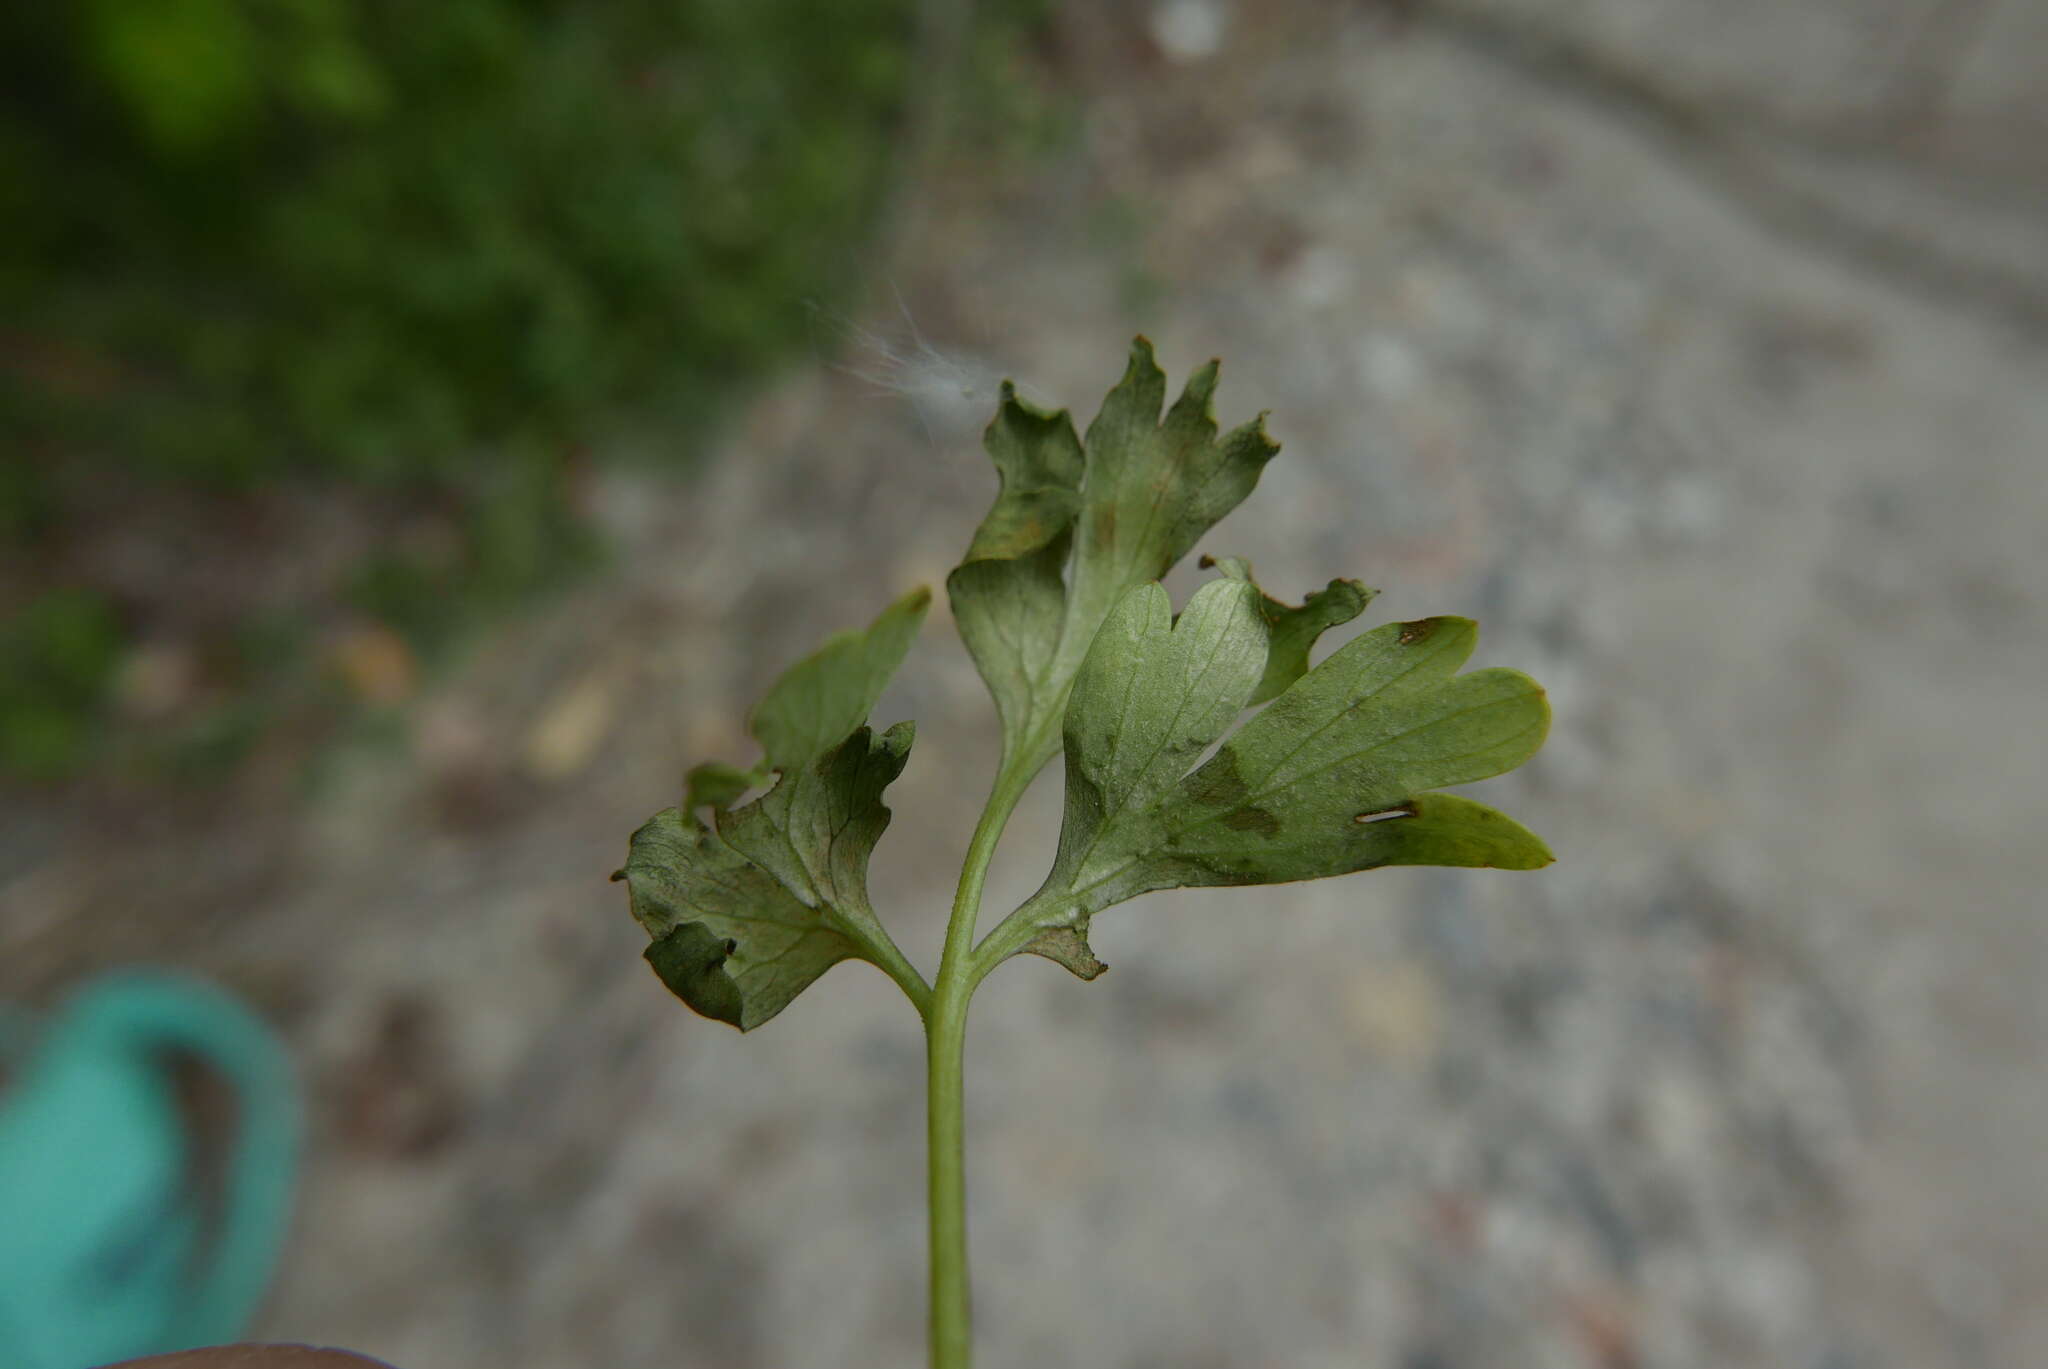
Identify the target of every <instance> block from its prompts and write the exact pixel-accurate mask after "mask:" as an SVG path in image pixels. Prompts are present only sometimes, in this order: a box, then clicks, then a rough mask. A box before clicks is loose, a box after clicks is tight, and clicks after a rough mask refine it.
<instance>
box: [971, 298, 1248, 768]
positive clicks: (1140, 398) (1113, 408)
mask: <svg viewBox="0 0 2048 1369" xmlns="http://www.w3.org/2000/svg"><path fill="white" fill-rule="evenodd" d="M1216 375H1217V364H1216V363H1215V362H1213V361H1212V362H1210V363H1209V364H1208V365H1207V366H1205V367H1203V368H1202V369H1201V370H1200V371H1198V372H1196V373H1195V375H1194V376H1192V377H1191V378H1190V379H1189V380H1188V382H1187V386H1186V388H1185V389H1184V390H1183V391H1182V393H1181V396H1180V398H1179V399H1178V400H1176V401H1175V402H1174V404H1173V406H1172V408H1171V409H1168V410H1167V411H1166V412H1165V415H1164V417H1162V416H1161V409H1162V406H1163V405H1164V404H1165V398H1166V376H1165V374H1164V373H1163V372H1161V371H1160V369H1159V366H1158V363H1157V362H1156V361H1155V360H1154V358H1153V354H1152V344H1151V343H1150V342H1148V341H1146V340H1145V339H1144V338H1142V337H1141V338H1138V339H1136V340H1135V341H1134V342H1133V343H1132V344H1131V352H1130V359H1129V362H1128V364H1127V365H1126V367H1125V370H1124V376H1123V379H1122V380H1121V381H1119V382H1118V383H1117V385H1116V386H1115V387H1114V388H1113V389H1111V390H1110V392H1109V394H1108V395H1107V396H1106V397H1105V398H1104V400H1103V403H1102V408H1101V411H1100V412H1099V413H1098V414H1097V415H1096V418H1095V421H1094V422H1093V423H1091V424H1089V426H1088V434H1087V438H1086V440H1085V442H1083V441H1082V440H1080V439H1077V438H1076V437H1075V436H1074V426H1073V422H1072V420H1071V419H1070V418H1069V417H1068V415H1067V414H1066V412H1065V411H1064V410H1062V411H1058V412H1051V413H1048V412H1044V411H1041V410H1038V409H1034V408H1032V407H1031V406H1029V405H1027V404H1025V403H1024V402H1023V401H1022V400H1020V399H1018V398H1017V395H1016V392H1015V391H1014V389H1012V388H1011V387H1009V386H1005V387H1004V389H1003V395H1002V403H1001V406H1000V407H999V409H998V411H997V414H996V418H995V421H994V422H993V423H991V424H990V425H989V429H988V432H987V433H986V435H985V436H984V445H985V446H986V447H987V449H988V452H989V456H990V459H991V460H992V461H994V463H995V466H996V469H997V472H998V473H999V475H1000V476H1001V478H1002V489H1001V492H1000V493H999V494H998V495H997V497H996V502H995V505H994V507H992V508H991V509H990V510H989V513H988V515H987V517H986V518H984V519H983V521H982V524H981V527H980V529H979V530H978V531H977V532H976V533H975V536H974V541H973V542H972V544H971V545H970V546H969V547H968V552H967V560H966V561H965V562H964V563H963V564H962V565H961V566H960V567H959V568H958V569H957V570H955V571H954V572H953V574H952V576H951V577H950V578H949V579H948V581H947V588H948V590H949V591H950V593H951V596H952V604H953V617H954V621H955V623H956V624H958V626H959V629H960V635H961V638H962V640H964V641H965V642H966V644H967V649H968V652H969V654H970V655H972V656H973V658H974V662H975V665H976V666H977V667H978V668H979V669H980V671H981V674H982V678H983V679H984V680H986V681H987V683H988V687H989V692H990V693H991V694H992V695H993V696H994V697H995V701H996V709H997V712H998V714H999V715H1000V717H1001V719H1002V724H1003V765H1004V769H1005V771H1006V772H1009V773H1013V774H1020V775H1022V776H1024V777H1025V778H1028V777H1029V775H1031V774H1033V773H1036V771H1037V770H1038V769H1039V768H1040V767H1041V766H1043V765H1044V764H1045V762H1046V761H1047V760H1049V759H1051V757H1052V756H1053V754H1054V753H1056V752H1057V751H1058V750H1059V746H1060V737H1059V724H1060V721H1061V718H1062V716H1063V714H1064V711H1065V708H1066V701H1067V696H1068V693H1069V691H1070V690H1071V688H1072V685H1073V681H1074V676H1075V674H1076V672H1077V671H1079V669H1080V668H1081V663H1082V661H1083V659H1084V658H1085V657H1086V656H1087V653H1088V648H1089V644H1090V643H1091V642H1092V641H1094V639H1095V632H1096V629H1097V628H1099V627H1100V626H1101V625H1102V622H1103V620H1104V618H1106V617H1107V616H1108V614H1109V611H1110V609H1111V607H1112V606H1113V605H1115V604H1116V603H1117V601H1118V600H1119V599H1120V598H1122V596H1123V595H1124V593H1125V592H1126V591H1127V590H1130V589H1131V588H1133V587H1134V586H1137V585H1142V584H1145V583H1147V582H1150V581H1153V580H1157V579H1158V578H1159V577H1161V576H1162V575H1164V574H1165V573H1166V572H1167V571H1168V570H1169V569H1170V568H1171V567H1172V566H1173V565H1174V563H1175V562H1177V561H1179V560H1180V558H1181V557H1182V556H1184V555H1186V554H1187V552H1188V550H1189V549H1190V548H1191V547H1193V545H1194V544H1195V541H1196V539H1198V538H1199V537H1200V536H1201V535H1202V534H1203V533H1204V532H1206V531H1208V529H1209V528H1210V527H1212V526H1214V525H1215V523H1216V522H1217V520H1218V519H1220V518H1222V517H1223V516H1224V515H1225V514H1226V513H1228V512H1230V510H1231V509H1233V508H1235V507H1236V506H1237V505H1238V503H1239V502H1241V501H1242V500H1243V499H1244V497H1245V496H1246V495H1247V494H1249V493H1250V492H1251V489H1252V487H1253V486H1254V485H1255V484H1257V483H1258V478H1259V473H1260V471H1261V470H1263V469H1264V467H1265V464H1266V462H1267V461H1269V460H1271V459H1272V457H1273V455H1274V453H1276V452H1277V451H1279V449H1280V448H1279V445H1278V444H1277V443H1275V442H1274V441H1273V440H1272V439H1271V438H1270V437H1268V436H1267V435H1266V432H1265V428H1264V426H1263V416H1261V418H1259V419H1254V420H1253V421H1252V422H1250V423H1246V424H1244V425H1242V426H1240V427H1238V428H1235V429H1233V430H1231V431H1230V432H1229V433H1227V434H1224V435H1223V436H1222V437H1221V438H1220V439H1219V438H1218V436H1217V426H1216V421H1215V419H1214V417H1213V416H1212V414H1211V399H1212V397H1213V395H1214V394H1215V389H1216Z"/></svg>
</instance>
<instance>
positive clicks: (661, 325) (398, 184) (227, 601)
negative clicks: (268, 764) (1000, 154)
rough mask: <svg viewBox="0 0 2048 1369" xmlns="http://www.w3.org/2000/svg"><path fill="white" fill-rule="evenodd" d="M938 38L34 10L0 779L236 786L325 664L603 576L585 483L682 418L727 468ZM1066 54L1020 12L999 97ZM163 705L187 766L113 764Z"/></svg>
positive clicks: (803, 15) (617, 21)
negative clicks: (112, 742) (627, 445)
mask: <svg viewBox="0 0 2048 1369" xmlns="http://www.w3.org/2000/svg"><path fill="white" fill-rule="evenodd" d="M919 21H920V15H919V13H918V7H917V5H916V4H915V3H913V0H854V2H852V3H849V2H848V0H689V2H686V3H679V2H678V0H610V2H609V3H581V4H576V3H567V2H566V0H440V3H437V4H434V5H414V4H401V3H397V2H396V0H79V3H76V4H73V5H69V6H18V7H5V9H4V10H0V304H4V308H0V571H4V572H5V574H4V577H0V584H4V585H5V589H4V590H0V657H4V663H5V666H6V670H7V675H6V680H5V683H4V685H0V772H5V773H7V774H11V775H13V776H16V777H23V778H30V779H38V780H50V779H59V778H62V777H64V776H66V775H71V774H75V773H78V772H79V771H81V770H82V769H86V768H90V767H92V766H94V765H101V764H106V763H109V761H110V757H112V756H114V755H115V754H116V753H118V756H119V757H120V758H122V760H121V763H122V764H124V765H128V766H130V767H131V768H137V769H139V770H141V771H162V772H164V773H168V774H174V775H175V774H189V773H193V772H194V770H193V764H192V763H191V762H192V761H193V758H194V757H197V758H198V766H197V768H198V769H199V770H205V769H207V768H209V767H211V768H218V767H220V766H222V765H232V764H233V763H234V761H235V759H236V758H237V757H238V756H239V755H241V754H242V753H243V752H244V751H245V750H246V749H247V747H248V746H250V745H252V744H254V743H256V742H257V741H260V739H261V738H262V737H263V736H265V735H266V733H267V732H268V731H269V730H271V729H272V728H273V726H274V725H276V724H277V722H278V720H279V718H280V717H281V716H284V715H292V716H298V717H303V716H304V715H305V714H306V712H307V708H308V706H309V705H308V703H307V701H308V700H309V699H313V698H315V696H317V695H319V694H321V692H322V690H323V689H324V686H323V685H321V684H320V683H319V677H320V674H321V672H320V671H319V670H317V669H314V668H312V667H310V666H309V665H308V660H307V657H308V653H309V652H310V651H311V650H313V649H314V647H315V646H316V645H317V642H318V640H319V639H320V638H321V635H322V633H323V632H329V631H330V630H347V629H348V625H350V624H353V623H357V622H359V621H361V622H367V623H369V624H373V625H381V626H382V627H385V628H388V629H391V630H393V631H395V632H396V633H397V634H398V635H399V637H400V638H401V639H402V640H403V641H404V642H405V643H407V644H408V645H409V648H410V649H411V650H412V651H414V652H416V653H417V654H418V655H419V656H420V657H421V658H422V659H423V660H428V661H430V660H431V659H432V658H433V657H434V656H435V655H436V654H437V653H438V652H441V651H443V650H445V648H446V646H447V644H448V643H450V642H451V641H454V640H457V639H459V637H460V636H461V634H462V633H463V631H464V630H465V628H466V627H467V626H469V625H471V624H473V623H475V622H476V621H478V620H479V619H480V618H481V617H484V616H487V615H488V614H490V613H492V612H495V611H499V610H502V609H504V608H506V607H507V606H510V605H516V604H518V603H521V602H524V601H526V600H528V599H530V598H531V596H533V595H534V594H536V593H538V592H540V591H542V590H544V589H545V588H547V587H548V586H550V585H552V584H556V583H560V582H561V581H562V580H563V579H564V578H565V577H567V576H570V575H572V574H574V573H575V572H576V571H577V570H579V569H581V568H584V567H587V566H589V565H591V564H593V563H594V562H595V561H596V560H597V559H598V558H599V557H600V555H601V548H600V547H599V546H598V544H597V540H596V538H595V537H594V536H593V535H592V534H591V532H590V530H589V529H588V528H587V526H586V525H585V524H584V522H583V520H582V519H581V517H580V516H579V514H578V513H577V510H576V507H575V499H574V492H575V486H576V484H577V481H578V480H579V478H580V474H581V472H582V471H583V469H584V466H585V464H586V462H587V460H588V459H589V458H588V457H587V456H586V455H585V454H586V453H593V452H594V453H597V454H598V455H599V456H602V455H603V454H604V453H605V452H607V451H608V450H609V449H610V447H611V445H612V444H611V443H610V439H611V438H612V437H613V436H614V435H616V434H618V433H619V432H621V431H624V430H626V429H629V428H638V429H641V430H646V429H648V428H649V427H655V428H657V430H661V429H662V428H664V427H665V430H666V431H668V432H672V433H673V434H674V440H673V441H672V442H671V443H670V444H669V445H668V447H667V450H666V455H665V457H664V458H663V459H664V460H665V461H666V462H667V463H669V464H670V465H672V466H673V467H674V468H677V469H682V468H685V467H687V466H688V465H689V464H690V463H691V462H693V461H694V460H695V459H696V458H697V457H698V456H699V454H700V449H701V447H702V446H703V444H704V441H705V434H706V432H707V421H708V420H709V419H711V418H715V416H716V414H717V412H718V411H719V409H720V408H721V407H722V406H723V405H724V404H726V403H729V402H730V397H731V396H732V395H734V394H735V393H737V392H740V391H741V390H742V389H743V387H744V384H745V382H746V381H747V379H748V378H749V377H753V376H756V375H758V374H760V373H761V372H762V371H763V370H764V369H765V368H768V367H770V366H772V365H773V364H774V363H775V362H776V360H777V359H778V358H779V357H781V356H783V355H785V354H786V353H787V352H788V351H789V350H790V349H791V348H792V347H793V346H794V345H795V344H797V343H799V342H800V341H801V340H802V338H803V336H804V334H803V329H804V327H805V318H806V315H805V311H804V309H803V307H802V306H803V304H804V303H805V302H806V301H812V300H817V299H830V298H832V297H833V296H834V294H835V293H836V292H839V291H842V290H843V289H844V288H845V287H846V286H847V285H848V283H849V282H848V280H847V277H848V275H849V274H850V273H851V271H852V269H853V263H854V262H856V261H857V260H858V252H857V249H858V245H859V243H860V241H861V239H862V237H863V236H864V234H865V233H866V232H867V231H868V230H869V228H870V226H871V224H872V222H873V219H874V216H875V214H876V211H877V208H878V206H879V204H880V202H881V197H882V195H883V193H884V190H885V183H886V180H887V176H888V171H889V167H890V163H891V157H892V151H893V149H894V148H895V147H896V146H897V143H898V141H899V139H900V137H901V133H902V124H903V121H904V117H905V110H906V108H907V107H908V104H909V101H910V98H911V96H912V94H913V93H914V89H915V83H916V82H917V81H918V80H919V79H928V78H929V76H930V73H920V72H919V71H918V70H917V67H918V61H919V51H920V49H919V37H918V35H919ZM1033 22H1034V17H1033V7H1032V5H1031V4H1030V3H1029V2H1028V0H1008V2H1007V3H1004V4H998V5H995V6H993V7H988V6H983V7H982V10H981V13H980V15H979V16H978V18H977V21H976V24H977V28H976V34H975V38H974V42H973V43H972V44H971V45H970V47H969V48H968V51H969V53H970V57H969V60H970V62H971V63H972V64H973V65H974V66H975V67H976V68H978V69H979V68H985V69H986V70H977V71H975V72H969V73H967V74H966V79H967V80H969V81H970V82H972V81H978V80H981V79H983V77H985V76H987V75H988V74H989V73H991V72H993V73H996V76H997V84H998V85H1001V80H1000V70H1001V66H1002V63H1001V58H1000V56H999V55H998V54H999V52H1000V49H1001V48H1002V47H1003V45H1004V44H1005V43H1006V42H1008V41H1009V40H1010V39H1011V37H1012V36H1014V35H1016V34H1020V33H1022V32H1024V31H1025V30H1026V29H1027V28H1028V27H1029V26H1030V25H1031V24H1032V23H1033ZM987 103H988V105H989V107H990V108H994V109H1008V108H1011V107H1012V106H1015V107H1017V108H1020V109H1021V108H1026V107H1028V106H1029V104H1030V101H1029V99H1028V97H1027V98H1024V99H1022V100H1021V101H1020V100H1019V99H1018V98H1017V97H1016V96H1015V92H1014V91H1012V92H1010V93H1008V94H1004V93H1003V92H1002V91H997V92H996V93H995V97H994V98H992V99H991V100H990V101H988V102H987ZM280 623H282V624H288V625H290V626H289V630H283V631H280V630H279V628H278V626H277V625H278V624H280ZM265 624H267V625H268V626H267V627H266V626H260V625H265ZM151 651H155V652H156V655H154V656H152V655H150V652H151ZM166 653H168V654H166ZM151 668H154V669H155V671H156V674H155V675H154V676H151V675H150V674H149V670H150V669H151ZM137 678H140V680H141V684H140V685H137V684H136V679H137ZM152 680H154V681H155V684H154V687H153V688H154V692H152V685H151V681H152ZM137 697H139V698H140V700H141V702H140V704H139V705H138V706H136V707H133V708H129V709H128V712H129V713H130V714H135V715H137V716H138V717H141V718H142V720H143V721H142V722H141V723H136V724H135V726H134V727H132V728H130V729H129V730H130V731H136V732H139V733H140V734H143V735H146V736H148V737H150V738H152V739H153V740H152V741H151V742H150V744H147V745H142V746H139V747H137V746H127V747H122V748H115V750H114V751H110V750H109V748H108V747H107V746H106V745H105V744H104V743H106V741H107V739H108V738H109V736H112V735H116V734H118V733H119V732H120V730H121V729H119V728H110V727H109V726H107V720H108V718H109V716H110V713H109V709H110V701H111V702H114V703H120V702H122V701H124V700H125V701H127V703H131V704H132V703H134V702H135V700H136V698H137ZM124 706H125V705H124ZM322 707H324V705H319V706H313V707H312V711H313V713H314V714H316V715H317V714H319V713H320V711H321V708H322ZM131 721H132V720H131ZM144 723H146V724H147V725H146V726H145V725H143V724H144ZM180 758H183V759H180Z"/></svg>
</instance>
